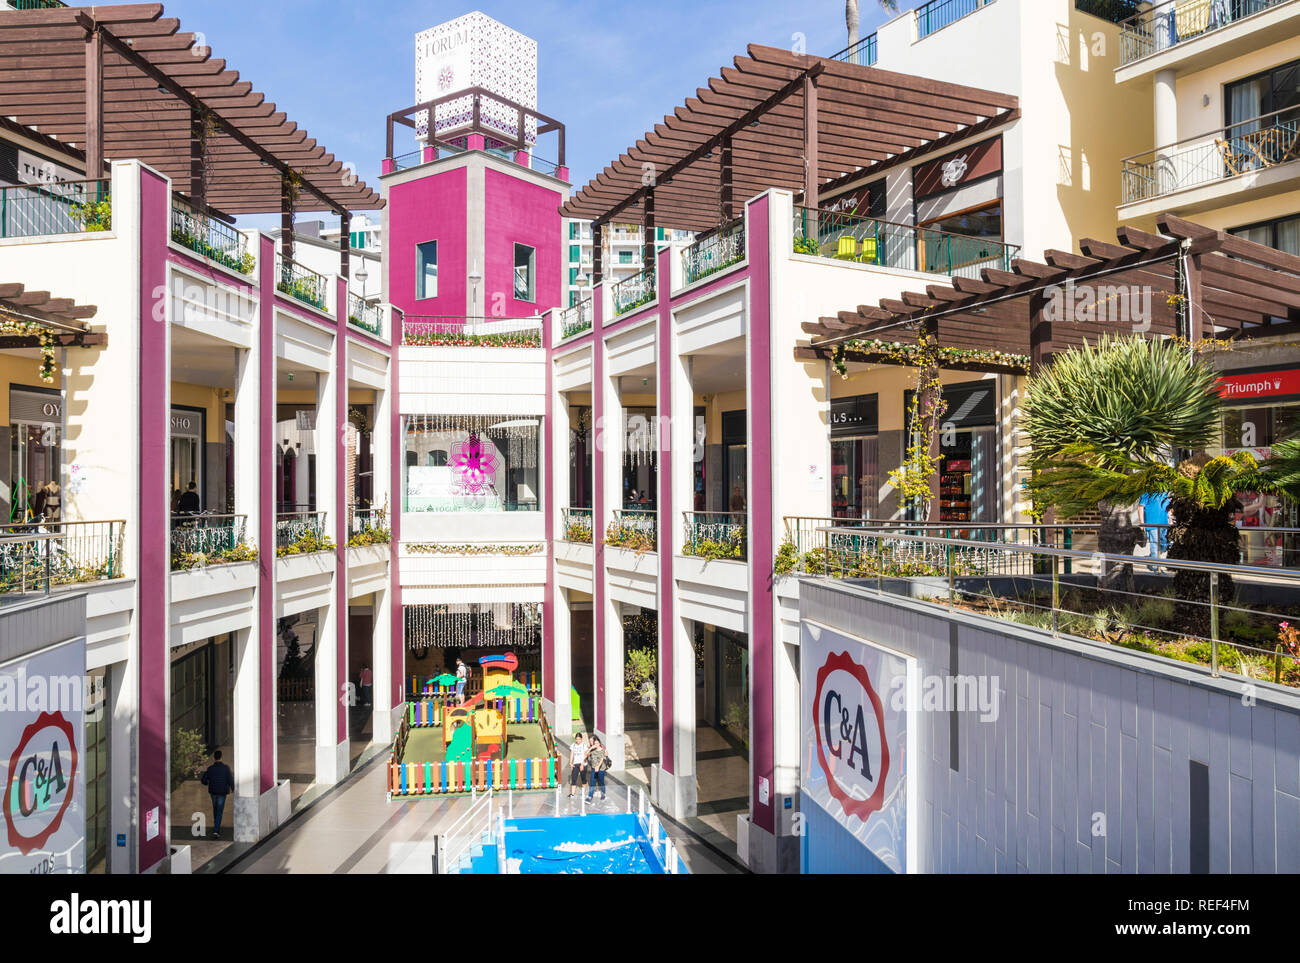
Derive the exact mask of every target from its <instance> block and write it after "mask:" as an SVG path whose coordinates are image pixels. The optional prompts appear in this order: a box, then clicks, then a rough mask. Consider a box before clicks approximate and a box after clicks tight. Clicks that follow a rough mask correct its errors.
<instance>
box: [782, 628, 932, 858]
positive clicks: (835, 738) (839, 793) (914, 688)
mask: <svg viewBox="0 0 1300 963" xmlns="http://www.w3.org/2000/svg"><path fill="white" fill-rule="evenodd" d="M802 636H803V637H802V641H801V644H800V645H801V648H800V675H799V678H800V680H801V686H802V693H801V697H800V701H801V709H800V714H801V724H800V740H801V743H802V746H803V752H802V753H801V756H802V761H801V772H800V788H801V790H802V798H803V802H804V804H805V805H807V804H809V803H813V804H816V805H817V806H820V807H821V808H822V809H823V810H825V811H826V812H827V813H828V814H829V815H830V816H831V817H832V818H834V819H835V821H836V822H838V823H839V824H840V825H841V826H843V827H844V828H845V829H846V830H847V831H848V832H849V833H850V834H851V835H852V836H853V837H854V838H855V839H857V841H858V842H859V843H860V844H861V845H863V846H865V847H867V849H869V850H870V851H871V853H872V854H873V855H874V856H875V857H876V858H877V859H878V860H880V861H881V862H882V863H883V864H884V865H885V866H887V867H889V868H890V869H892V870H893V871H894V872H897V873H906V872H908V871H909V870H915V868H916V865H917V864H916V850H915V846H916V827H915V825H914V824H913V823H914V818H915V816H914V814H915V813H916V806H915V803H914V798H913V797H914V796H915V792H916V786H915V783H916V780H915V779H914V778H909V772H908V769H909V761H910V760H911V759H913V758H915V749H914V742H915V739H916V726H915V725H913V724H911V715H912V712H913V710H914V708H915V706H916V705H917V695H918V691H919V675H918V671H919V670H918V669H917V665H916V660H915V659H911V658H909V657H907V656H905V655H902V654H900V653H898V652H894V651H892V650H890V649H885V648H882V647H880V646H877V645H874V644H872V643H870V642H867V641H865V640H863V639H858V638H855V637H853V636H849V635H845V634H844V633H841V632H838V631H836V630H835V629H831V628H829V627H827V626H823V625H819V624H817V623H814V622H804V623H803V627H802Z"/></svg>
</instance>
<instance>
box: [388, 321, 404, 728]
mask: <svg viewBox="0 0 1300 963" xmlns="http://www.w3.org/2000/svg"><path fill="white" fill-rule="evenodd" d="M402 329H403V316H402V312H401V311H399V310H398V309H397V308H393V309H392V311H391V312H390V313H389V317H388V330H389V332H390V334H391V337H392V345H393V356H392V360H391V361H389V363H388V379H389V383H388V390H389V392H391V397H392V404H391V405H389V410H390V412H391V417H390V421H389V426H390V432H389V437H390V443H389V448H390V449H391V451H390V453H389V454H390V458H389V466H390V468H391V470H392V481H391V483H390V484H389V486H388V487H389V491H390V492H391V495H390V496H389V503H388V530H389V532H391V534H392V538H391V539H390V540H389V543H388V572H389V579H390V580H391V581H390V584H389V588H388V591H389V600H390V601H389V606H388V610H389V625H390V629H391V637H390V640H389V642H390V645H391V646H392V648H391V649H390V651H391V653H392V666H393V668H392V673H391V675H392V686H393V701H392V703H391V704H392V705H394V706H398V705H401V704H402V703H403V702H405V701H406V696H405V692H406V646H405V644H404V635H405V624H404V622H403V618H402V580H401V577H400V573H399V571H398V555H397V547H398V544H399V543H400V541H401V537H402V531H401V529H402V504H403V501H404V498H405V489H404V488H403V486H402V458H403V451H404V449H405V447H406V436H405V434H404V433H403V431H402V406H401V404H400V403H399V401H400V399H399V398H398V395H397V389H398V384H399V381H400V379H399V378H398V373H397V369H398V352H400V351H401V345H402Z"/></svg>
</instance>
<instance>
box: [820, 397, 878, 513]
mask: <svg viewBox="0 0 1300 963" xmlns="http://www.w3.org/2000/svg"><path fill="white" fill-rule="evenodd" d="M878 422H879V404H878V399H877V397H876V395H854V396H853V397H850V398H837V399H835V400H834V401H832V402H831V517H832V518H871V517H872V516H873V514H875V513H876V512H877V511H878V501H877V499H878V496H879V487H880V478H879V471H880V446H879V440H878V438H877V436H876V432H877V431H878V430H879V424H878Z"/></svg>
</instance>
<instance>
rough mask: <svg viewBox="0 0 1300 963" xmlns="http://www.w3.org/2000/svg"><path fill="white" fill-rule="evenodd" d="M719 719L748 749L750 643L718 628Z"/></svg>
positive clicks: (733, 736)
mask: <svg viewBox="0 0 1300 963" xmlns="http://www.w3.org/2000/svg"><path fill="white" fill-rule="evenodd" d="M715 631H716V632H717V648H716V652H717V660H718V661H717V687H718V691H717V703H718V721H719V722H720V723H721V725H722V728H723V730H724V731H725V732H726V733H727V734H728V735H730V736H731V737H732V739H734V740H735V741H736V742H739V743H740V744H741V745H742V746H744V747H745V748H746V749H748V748H749V646H748V644H747V642H746V639H745V637H744V636H742V635H737V634H735V633H733V632H728V631H726V630H725V629H716V630H715Z"/></svg>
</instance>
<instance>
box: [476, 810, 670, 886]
mask: <svg viewBox="0 0 1300 963" xmlns="http://www.w3.org/2000/svg"><path fill="white" fill-rule="evenodd" d="M652 825H654V824H651V823H649V821H648V820H647V818H646V817H645V816H642V815H638V814H636V813H626V814H623V813H616V814H595V813H593V814H591V815H587V816H539V817H535V818H524V819H507V820H505V821H504V834H500V833H497V834H495V837H496V838H494V839H493V840H492V841H491V842H490V843H488V844H487V845H485V846H484V847H483V848H482V850H481V851H480V852H479V853H478V854H476V857H475V858H474V859H473V860H472V862H471V863H470V865H469V866H467V867H465V868H463V869H461V872H469V873H476V874H477V873H482V874H493V873H499V872H501V871H502V869H504V871H505V872H506V873H510V874H515V873H518V874H521V875H559V874H598V875H664V874H666V873H669V872H671V871H675V872H677V873H686V872H687V869H686V867H685V866H684V865H682V863H681V861H680V859H678V858H677V855H676V852H675V851H674V850H673V848H672V843H671V842H670V841H669V840H668V839H667V838H666V837H665V836H663V835H662V833H661V832H660V831H659V830H658V829H657V826H656V827H655V828H652V829H650V831H647V828H648V827H649V826H652ZM652 836H653V837H657V842H653V843H652V842H651V839H652ZM501 839H504V841H505V842H504V859H502V856H501V853H500V850H499V849H498V846H499V845H500V840H501ZM669 867H671V869H670V868H669Z"/></svg>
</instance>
